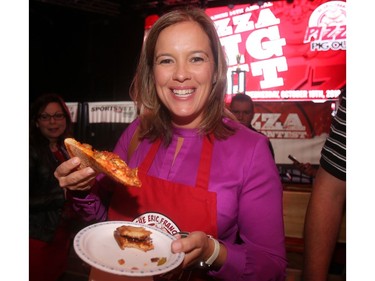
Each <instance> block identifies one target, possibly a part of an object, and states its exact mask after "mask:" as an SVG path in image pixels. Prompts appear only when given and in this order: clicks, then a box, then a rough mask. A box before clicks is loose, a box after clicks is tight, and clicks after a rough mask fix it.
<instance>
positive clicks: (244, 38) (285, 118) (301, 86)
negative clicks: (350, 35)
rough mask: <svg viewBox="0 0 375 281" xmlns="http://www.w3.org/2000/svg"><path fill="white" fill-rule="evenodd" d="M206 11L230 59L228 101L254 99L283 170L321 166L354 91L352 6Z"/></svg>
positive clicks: (258, 121) (300, 3)
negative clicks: (349, 83) (344, 99)
mask: <svg viewBox="0 0 375 281" xmlns="http://www.w3.org/2000/svg"><path fill="white" fill-rule="evenodd" d="M288 2H289V1H274V2H264V3H263V5H261V6H259V5H257V4H253V5H250V4H248V5H246V4H245V5H233V6H223V7H216V8H209V9H206V13H207V14H208V15H209V16H210V17H211V19H212V20H213V21H214V23H215V25H216V29H217V32H218V35H219V37H220V40H221V44H222V46H223V48H224V50H225V52H226V55H227V60H228V65H229V68H228V74H227V76H228V89H227V96H226V102H227V103H229V102H230V100H231V97H232V95H233V94H237V93H242V94H246V95H249V96H251V97H252V99H253V100H254V102H255V111H256V114H255V116H254V119H253V125H254V127H255V128H256V129H258V130H259V131H261V132H262V133H264V134H265V135H267V136H268V137H269V138H270V140H271V142H272V144H273V147H274V150H275V158H276V162H277V163H278V164H283V163H285V164H291V161H290V160H289V159H288V155H289V154H293V155H294V156H296V158H298V160H300V161H301V162H310V163H312V164H318V163H319V158H320V151H321V148H322V146H323V144H324V141H325V139H326V137H327V135H328V132H329V127H330V123H331V120H332V115H333V114H334V113H335V110H336V108H337V105H338V99H339V96H340V94H341V90H342V88H343V87H344V86H345V85H346V1H327V0H316V1H309V0H294V1H292V2H291V3H288Z"/></svg>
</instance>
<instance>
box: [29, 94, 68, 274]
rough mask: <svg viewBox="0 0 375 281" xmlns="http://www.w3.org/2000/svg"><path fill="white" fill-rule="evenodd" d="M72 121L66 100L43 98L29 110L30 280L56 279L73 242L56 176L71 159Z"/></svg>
mask: <svg viewBox="0 0 375 281" xmlns="http://www.w3.org/2000/svg"><path fill="white" fill-rule="evenodd" d="M71 126H72V122H71V120H70V114H69V111H68V108H67V106H66V105H65V102H64V100H63V99H62V98H61V97H60V96H58V95H56V94H48V95H43V96H40V97H39V98H38V99H37V100H36V101H35V102H34V103H33V105H32V107H31V109H30V127H29V133H30V139H29V144H30V145H29V149H30V150H29V177H30V178H29V268H30V281H43V280H45V281H52V280H57V279H58V278H59V277H60V275H61V274H62V273H63V272H64V270H65V266H66V263H67V258H68V253H69V247H70V242H71V229H70V227H71V225H72V220H71V219H72V218H70V217H69V216H67V215H68V214H69V213H71V211H69V208H68V205H67V204H66V202H67V201H66V198H65V194H64V190H62V189H61V188H60V187H59V184H58V182H57V180H56V179H55V178H54V176H53V172H54V171H55V169H56V167H57V166H58V165H59V164H60V163H62V162H64V161H65V160H67V159H68V158H69V156H68V154H67V152H66V149H65V147H64V144H63V140H64V138H65V137H68V136H71V134H72V133H71V130H72V129H71Z"/></svg>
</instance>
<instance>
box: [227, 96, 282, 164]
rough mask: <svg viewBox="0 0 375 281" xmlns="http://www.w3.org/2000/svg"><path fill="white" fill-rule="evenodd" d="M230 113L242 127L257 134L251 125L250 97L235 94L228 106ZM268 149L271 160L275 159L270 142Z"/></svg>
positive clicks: (251, 104)
mask: <svg viewBox="0 0 375 281" xmlns="http://www.w3.org/2000/svg"><path fill="white" fill-rule="evenodd" d="M229 109H230V111H231V112H232V113H233V114H234V116H236V118H237V120H238V121H240V122H241V123H242V124H243V125H245V126H246V127H248V128H249V129H251V130H253V131H255V132H258V133H260V134H262V133H261V132H259V131H258V130H256V129H255V128H254V127H253V126H252V124H251V121H252V120H253V117H254V113H255V111H254V102H253V100H252V99H251V97H250V96H248V95H246V94H236V95H234V96H233V97H232V101H231V103H230V105H229ZM269 147H270V150H271V153H272V156H273V158H274V159H275V153H274V151H273V147H272V144H271V142H270V141H269Z"/></svg>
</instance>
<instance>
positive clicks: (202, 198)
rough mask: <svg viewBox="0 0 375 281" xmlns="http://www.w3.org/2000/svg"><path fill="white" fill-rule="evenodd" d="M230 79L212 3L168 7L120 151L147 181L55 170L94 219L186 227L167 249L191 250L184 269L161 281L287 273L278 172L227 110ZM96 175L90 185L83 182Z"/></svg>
mask: <svg viewBox="0 0 375 281" xmlns="http://www.w3.org/2000/svg"><path fill="white" fill-rule="evenodd" d="M226 85H227V64H226V56H225V54H224V52H223V49H222V47H221V44H220V40H219V38H218V35H217V32H216V29H215V26H214V24H213V22H212V20H211V19H210V18H209V17H208V16H207V15H206V14H205V12H204V10H201V9H196V8H188V7H187V8H181V9H177V10H173V11H171V12H169V13H166V14H164V15H163V16H161V17H160V18H159V19H158V21H157V22H156V23H155V24H154V25H153V26H152V28H151V29H150V31H149V33H148V35H147V38H146V41H145V44H144V47H143V49H142V53H141V56H140V60H139V64H138V67H137V71H136V74H135V77H134V79H133V82H132V87H131V89H130V90H131V92H130V94H131V97H132V98H133V100H134V101H135V102H136V105H137V106H138V109H139V116H138V117H137V118H136V119H135V120H134V121H133V122H132V123H131V124H130V125H129V126H128V127H127V128H126V129H125V131H124V132H123V134H122V135H121V137H120V139H119V140H118V142H117V144H116V147H115V149H114V153H116V154H117V155H119V156H120V157H121V158H122V159H123V160H124V161H126V162H127V163H128V165H129V167H131V168H138V176H139V178H140V181H141V182H142V187H141V188H131V187H128V188H127V187H124V186H122V185H118V184H116V183H115V182H113V181H112V180H111V179H110V178H109V177H106V176H104V175H103V174H100V175H97V174H96V173H94V171H93V170H92V169H90V168H85V169H82V170H78V171H77V170H76V168H77V167H78V166H79V165H80V162H79V161H76V160H77V159H71V160H67V161H65V162H64V163H63V164H61V165H60V166H59V167H57V169H56V171H55V175H56V177H57V178H58V179H59V182H60V185H61V187H63V188H66V189H67V192H68V194H71V195H73V197H72V200H73V206H74V209H75V210H76V212H77V213H78V214H80V215H81V216H82V218H84V219H85V220H87V221H89V222H95V221H103V220H110V221H138V222H141V223H144V224H149V225H151V224H153V225H155V226H157V227H158V228H160V229H165V230H167V229H168V226H170V225H173V226H176V227H175V228H174V229H175V231H176V232H177V233H180V232H181V231H183V232H184V233H188V235H185V236H184V237H182V235H179V234H177V236H176V237H175V238H176V239H175V240H174V241H173V242H172V243H171V246H170V247H168V251H171V252H172V253H173V254H181V253H184V260H183V262H182V264H181V267H179V268H178V269H176V271H173V272H171V273H170V275H174V274H176V276H158V277H157V278H156V279H154V280H171V278H172V279H176V278H177V277H178V276H180V275H183V277H182V279H179V280H190V281H200V280H206V281H208V280H216V278H217V279H220V280H225V281H232V280H248V281H266V280H267V281H269V280H272V281H283V280H284V279H285V268H286V264H287V262H286V259H285V245H284V229H283V214H282V186H281V182H280V179H279V173H278V170H277V168H276V165H275V162H274V160H273V158H272V154H271V152H270V150H269V147H268V139H267V137H265V136H264V135H262V134H259V133H257V132H254V131H252V130H249V129H248V128H246V127H245V126H242V125H241V124H239V123H238V122H236V121H235V120H234V116H233V114H231V113H230V112H229V111H228V110H227V109H226V106H225V103H224V97H225V92H226ZM94 179H95V184H93V185H92V186H91V189H90V190H87V188H84V187H83V185H82V182H89V181H93V180H94ZM155 217H159V218H162V219H160V220H153V219H152V218H155ZM270 230H272V231H270ZM151 252H152V251H150V253H151ZM139 266H141V264H140V265H139ZM94 267H95V265H94ZM182 269H184V270H182ZM98 274H99V273H98V270H96V269H94V270H93V271H92V275H91V277H92V280H94V279H95V280H98V281H102V280H103V281H104V280H112V277H113V276H108V275H107V276H104V275H102V274H100V277H99V275H98ZM180 277H181V276H180ZM186 277H187V278H186Z"/></svg>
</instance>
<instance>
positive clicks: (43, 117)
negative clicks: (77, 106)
mask: <svg viewBox="0 0 375 281" xmlns="http://www.w3.org/2000/svg"><path fill="white" fill-rule="evenodd" d="M51 118H53V119H55V120H63V119H64V118H65V114H64V113H61V112H57V113H55V114H54V115H50V114H48V113H42V114H40V115H39V119H40V120H41V121H49V120H51Z"/></svg>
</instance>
